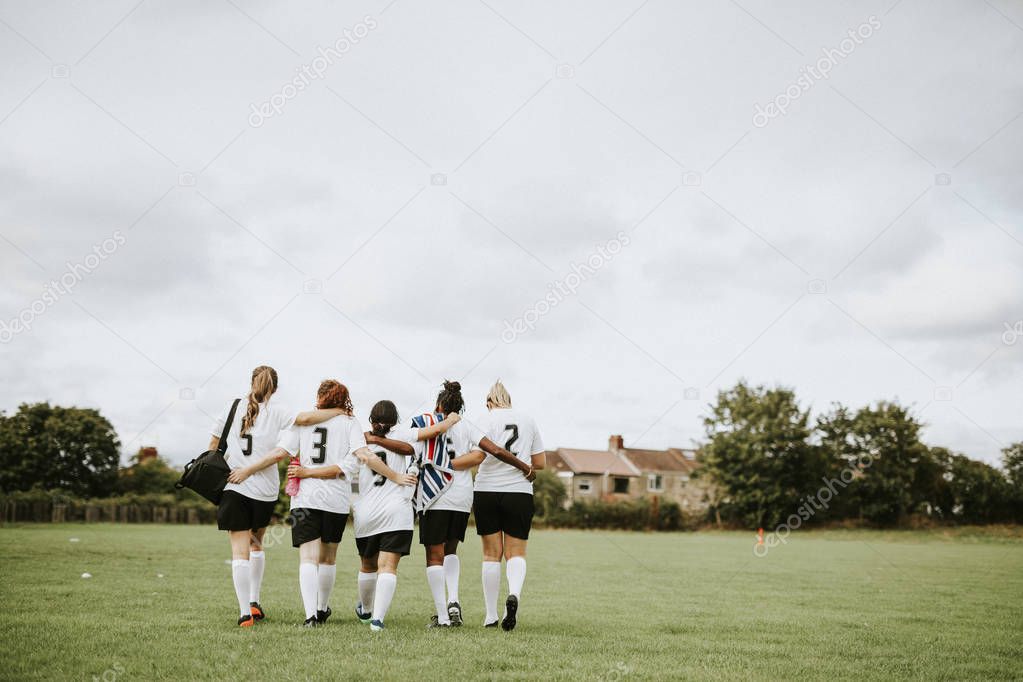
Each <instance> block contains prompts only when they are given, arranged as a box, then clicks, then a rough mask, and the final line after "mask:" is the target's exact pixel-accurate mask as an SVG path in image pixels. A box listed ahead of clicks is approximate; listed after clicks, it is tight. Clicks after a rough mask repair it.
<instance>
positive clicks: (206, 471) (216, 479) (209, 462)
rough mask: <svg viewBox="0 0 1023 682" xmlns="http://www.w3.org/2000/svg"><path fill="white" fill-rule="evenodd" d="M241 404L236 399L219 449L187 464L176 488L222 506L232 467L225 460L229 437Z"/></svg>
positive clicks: (221, 435)
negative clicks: (235, 414)
mask: <svg viewBox="0 0 1023 682" xmlns="http://www.w3.org/2000/svg"><path fill="white" fill-rule="evenodd" d="M240 402H241V398H236V399H235V401H234V403H233V404H232V405H231V411H230V412H229V413H228V414H227V421H226V422H224V431H223V432H222V433H221V434H220V442H219V443H217V449H216V450H207V451H206V452H204V453H202V454H201V455H199V456H198V457H196V458H195V459H193V460H192V461H191V462H189V463H188V464H186V465H185V473H183V474H181V478H180V479H179V480H178V482H177V483H175V484H174V487H175V488H178V489H181V488H188V489H189V490H194V491H195V492H197V493H199V494H200V495H202V496H203V497H205V498H206V499H207V500H209V501H210V502H212V503H213V504H220V498H221V496H223V494H224V486H225V485H227V475H228V474H229V473H231V467H229V466H228V465H227V460H226V459H224V453H225V452H227V435H228V433H230V431H231V424H232V423H233V422H234V413H235V412H236V411H237V410H238V403H240Z"/></svg>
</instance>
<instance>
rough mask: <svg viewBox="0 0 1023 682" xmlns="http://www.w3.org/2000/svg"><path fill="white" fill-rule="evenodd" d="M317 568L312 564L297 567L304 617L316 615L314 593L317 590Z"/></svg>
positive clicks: (304, 563)
mask: <svg viewBox="0 0 1023 682" xmlns="http://www.w3.org/2000/svg"><path fill="white" fill-rule="evenodd" d="M317 572H318V571H317V567H316V564H314V563H306V562H302V563H301V564H299V565H298V587H299V589H300V590H301V591H302V606H304V607H305V617H306V618H312V617H313V616H315V615H316V593H317V591H318V590H319V582H318V577H317Z"/></svg>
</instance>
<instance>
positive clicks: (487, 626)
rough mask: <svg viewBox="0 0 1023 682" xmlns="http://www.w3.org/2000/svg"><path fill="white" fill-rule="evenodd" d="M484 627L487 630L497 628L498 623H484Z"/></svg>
mask: <svg viewBox="0 0 1023 682" xmlns="http://www.w3.org/2000/svg"><path fill="white" fill-rule="evenodd" d="M483 627H485V628H496V627H497V621H496V620H495V621H494V622H493V623H484V624H483Z"/></svg>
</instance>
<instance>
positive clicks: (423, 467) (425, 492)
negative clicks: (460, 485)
mask: <svg viewBox="0 0 1023 682" xmlns="http://www.w3.org/2000/svg"><path fill="white" fill-rule="evenodd" d="M443 419H444V415H441V414H432V413H426V414H421V415H419V416H418V417H413V418H412V428H413V429H425V428H426V427H428V426H433V425H434V424H437V423H438V422H440V421H442V420H443ZM423 445H424V448H423V458H422V460H420V462H419V482H418V483H417V484H416V495H415V500H414V503H415V509H416V512H417V513H419V514H421V513H423V512H425V511H426V510H427V509H429V508H430V505H432V504H433V503H434V502H436V501H437V500H438V499H440V496H441V495H443V494H444V491H446V490H447V489H448V488H449V487H450V486H451V483H452V482H453V481H454V480H455V476H454V469H452V468H451V457H450V455H448V449H447V436H446V435H445V434H443V433H442V434H440V435H439V436H437V437H436V438H431V439H430V440H428V441H426V442H425V443H423Z"/></svg>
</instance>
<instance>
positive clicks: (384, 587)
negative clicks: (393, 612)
mask: <svg viewBox="0 0 1023 682" xmlns="http://www.w3.org/2000/svg"><path fill="white" fill-rule="evenodd" d="M397 586H398V576H396V575H395V574H393V573H381V574H379V575H377V589H376V594H375V595H373V620H378V621H380V622H381V623H383V622H384V618H386V617H387V609H389V608H391V600H392V599H394V590H395V588H396V587H397Z"/></svg>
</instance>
